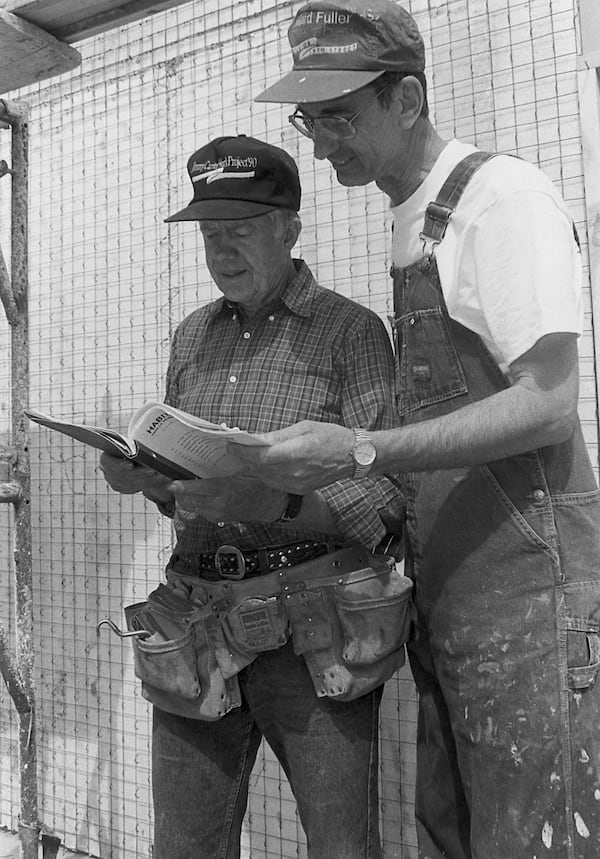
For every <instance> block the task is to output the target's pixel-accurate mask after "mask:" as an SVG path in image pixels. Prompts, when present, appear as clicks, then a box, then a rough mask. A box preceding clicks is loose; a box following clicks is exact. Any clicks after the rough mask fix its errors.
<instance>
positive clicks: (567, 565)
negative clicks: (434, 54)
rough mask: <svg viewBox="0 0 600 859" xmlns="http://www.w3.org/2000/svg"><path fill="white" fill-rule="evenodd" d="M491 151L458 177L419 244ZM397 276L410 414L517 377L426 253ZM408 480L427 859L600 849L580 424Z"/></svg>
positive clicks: (599, 698) (592, 534)
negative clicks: (542, 441)
mask: <svg viewBox="0 0 600 859" xmlns="http://www.w3.org/2000/svg"><path fill="white" fill-rule="evenodd" d="M490 157H492V156H490V155H486V154H484V153H479V152H478V153H474V154H473V155H470V156H468V157H467V158H466V159H465V160H464V161H463V162H461V163H460V164H459V165H458V167H457V168H456V169H455V170H454V171H453V173H452V174H451V176H450V177H449V179H448V180H447V182H446V183H445V185H444V187H443V188H442V191H441V192H440V195H439V196H438V199H437V200H436V202H435V203H432V204H430V205H429V207H428V210H427V216H426V219H425V226H424V230H423V236H422V238H424V240H425V245H426V246H427V244H428V243H429V240H431V241H433V246H432V247H433V248H434V247H435V244H436V243H438V242H439V241H441V240H442V239H443V236H444V232H445V228H446V226H447V223H448V220H449V217H450V215H451V213H452V210H453V209H454V208H455V207H456V205H457V203H458V200H459V198H460V195H461V193H462V191H463V190H464V188H465V186H466V184H467V183H468V181H469V179H470V177H471V175H472V174H473V173H474V172H475V170H476V169H478V167H479V166H480V165H481V164H482V163H484V162H485V161H486V160H487V159H488V158H490ZM523 240H524V241H527V237H526V236H524V238H523ZM393 275H394V306H395V318H394V333H395V338H396V351H397V373H398V407H399V413H400V418H401V423H402V424H403V425H406V424H410V423H415V422H418V421H423V420H425V419H428V418H435V417H437V416H440V415H444V414H447V413H449V412H451V411H454V410H456V409H460V408H462V407H463V406H465V405H467V404H469V403H471V402H474V401H477V400H481V399H483V398H485V397H487V396H489V395H491V394H493V393H495V392H497V391H499V390H501V389H503V388H506V387H507V386H508V382H507V380H506V379H505V377H504V375H503V374H502V372H501V371H500V369H499V367H498V365H497V363H496V362H495V361H494V359H493V358H492V356H491V355H490V353H489V351H488V350H487V348H486V347H485V346H484V344H483V342H482V340H481V339H480V338H479V337H478V336H477V335H475V334H474V333H473V332H471V331H469V330H467V329H466V328H464V327H463V326H462V325H460V324H458V323H457V322H455V321H453V320H452V319H450V317H449V315H448V312H447V309H446V306H445V302H444V298H443V295H442V290H441V287H440V281H439V275H438V270H437V266H436V261H435V256H434V253H433V252H431V253H429V254H426V255H425V256H424V257H423V258H422V259H420V260H419V261H418V262H416V263H414V264H412V265H410V266H408V267H407V268H406V269H403V270H398V269H396V270H395V271H394V272H393ZM409 484H410V486H409V498H410V500H409V504H408V512H407V532H408V559H407V566H408V574H409V575H411V576H412V577H413V579H414V581H415V603H416V622H415V640H414V641H413V642H412V643H411V644H410V645H409V653H410V658H411V664H412V668H413V672H414V676H415V680H416V682H417V686H418V689H419V694H420V700H419V722H418V740H417V761H418V764H417V789H416V792H417V795H416V817H417V828H418V833H419V856H420V857H421V859H441V857H448V859H466V857H469V859H534V857H535V859H584V857H585V859H597V857H598V856H600V679H598V672H599V669H600V634H599V632H600V494H599V492H598V489H597V486H596V482H595V478H594V475H593V471H592V468H591V464H590V461H589V457H588V454H587V451H586V447H585V443H584V440H583V437H582V433H581V429H580V426H579V424H578V425H577V427H576V428H575V430H574V432H573V434H572V436H571V438H570V439H569V440H568V441H566V442H564V443H562V444H557V445H553V446H550V447H545V448H542V449H539V450H535V451H531V452H529V453H525V454H521V455H519V456H514V457H510V458H508V459H502V460H498V461H495V462H490V463H487V464H486V465H481V466H476V467H471V468H464V469H456V470H447V471H436V472H423V473H416V474H414V475H410V477H409Z"/></svg>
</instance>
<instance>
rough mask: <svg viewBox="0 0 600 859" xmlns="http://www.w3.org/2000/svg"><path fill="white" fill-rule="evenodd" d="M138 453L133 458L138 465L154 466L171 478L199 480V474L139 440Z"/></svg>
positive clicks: (155, 469)
mask: <svg viewBox="0 0 600 859" xmlns="http://www.w3.org/2000/svg"><path fill="white" fill-rule="evenodd" d="M137 447H138V450H137V454H136V456H135V457H134V458H133V459H134V461H135V462H137V463H138V465H144V466H146V468H152V469H153V470H154V471H158V473H159V474H164V476H165V477H170V478H171V480H198V475H197V474H193V472H191V471H188V470H187V468H184V467H183V466H182V465H177V464H176V463H174V462H171V460H170V459H167V458H166V457H164V456H161V455H160V454H158V453H154V451H152V450H150V448H148V447H146V446H145V445H143V444H140V443H139V442H137Z"/></svg>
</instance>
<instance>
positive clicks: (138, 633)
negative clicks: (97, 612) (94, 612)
mask: <svg viewBox="0 0 600 859" xmlns="http://www.w3.org/2000/svg"><path fill="white" fill-rule="evenodd" d="M101 626H109V627H110V628H111V629H112V631H113V632H114V633H115V635H118V636H119V638H148V636H150V635H152V633H151V632H148V630H147V629H134V630H132V631H131V632H123V630H122V629H119V627H118V626H117V624H116V623H115V622H114V621H113V620H111V619H110V617H103V618H102V620H101V621H100V623H98V624H97V625H96V633H97V634H98V635H99V634H100V627H101Z"/></svg>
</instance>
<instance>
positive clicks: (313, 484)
mask: <svg viewBox="0 0 600 859" xmlns="http://www.w3.org/2000/svg"><path fill="white" fill-rule="evenodd" d="M262 438H264V439H265V440H266V441H268V442H270V445H269V446H268V447H243V448H242V446H241V445H238V446H237V447H239V451H237V450H236V455H237V457H238V458H239V459H240V460H243V461H244V462H245V463H247V464H248V465H249V466H250V467H251V469H252V472H253V474H254V475H255V476H256V478H257V479H259V480H261V481H262V482H263V483H265V484H266V485H267V486H273V487H276V488H278V489H285V490H286V491H287V492H295V493H297V494H298V495H305V494H306V493H307V492H309V491H311V490H313V489H320V488H321V487H322V486H328V485H329V484H330V483H335V481H336V480H341V479H342V478H345V477H352V475H353V474H354V461H353V459H352V455H351V450H352V446H353V444H354V434H353V432H352V430H351V429H348V428H347V427H343V426H339V425H338V424H328V423H320V422H319V421H301V422H300V423H297V424H294V425H293V426H291V427H286V428H285V429H282V430H276V431H275V432H270V433H264V434H263V436H262Z"/></svg>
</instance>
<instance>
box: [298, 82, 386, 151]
mask: <svg viewBox="0 0 600 859" xmlns="http://www.w3.org/2000/svg"><path fill="white" fill-rule="evenodd" d="M384 89H387V87H383V89H380V90H379V91H378V92H377V93H376V95H375V97H374V98H372V99H371V100H370V101H368V102H367V104H365V105H363V106H362V107H361V109H360V110H359V111H358V113H355V114H354V116H351V117H350V119H346V117H345V116H335V115H333V114H332V115H328V116H315V117H312V116H307V115H306V114H305V113H302V111H301V110H300V108H299V107H297V108H296V110H295V111H294V112H293V113H292V114H291V115H290V116H288V120H289V121H290V122H291V123H292V125H293V126H294V128H295V129H296V130H297V131H299V132H300V134H303V135H304V136H305V137H308V138H309V139H310V140H314V139H315V134H316V126H317V123H318V124H319V131H320V132H321V133H323V134H328V135H329V136H330V137H337V138H339V139H340V140H351V139H352V138H353V137H354V135H355V134H356V128H355V127H354V125H353V123H354V122H356V120H357V119H358V117H359V116H361V115H362V114H363V113H364V112H365V111H366V110H367V108H369V107H371V105H372V104H373V103H374V102H375V101H376V100H377V99H378V97H379V93H381V92H383V90H384Z"/></svg>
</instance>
